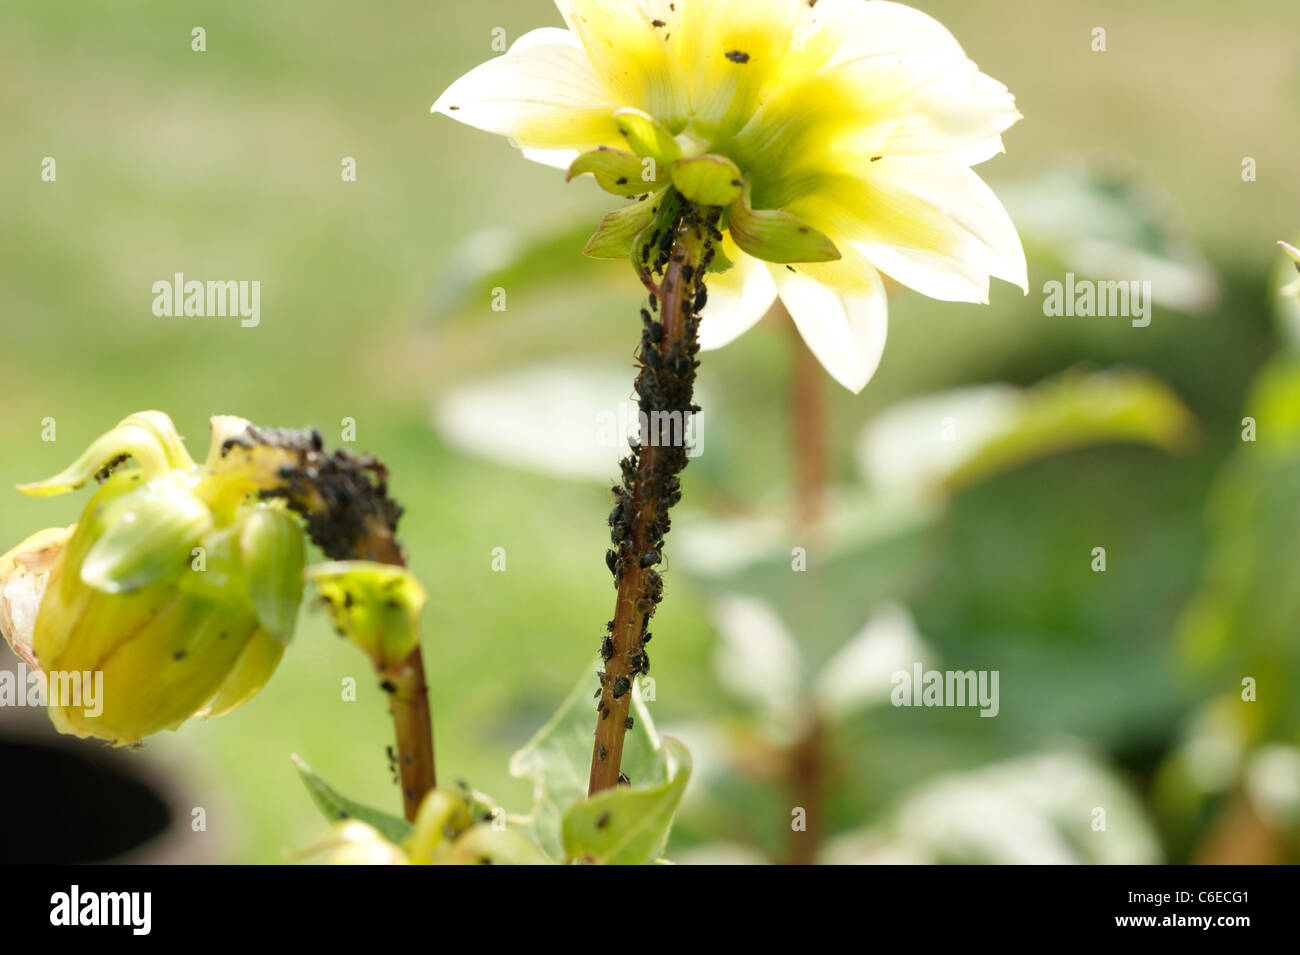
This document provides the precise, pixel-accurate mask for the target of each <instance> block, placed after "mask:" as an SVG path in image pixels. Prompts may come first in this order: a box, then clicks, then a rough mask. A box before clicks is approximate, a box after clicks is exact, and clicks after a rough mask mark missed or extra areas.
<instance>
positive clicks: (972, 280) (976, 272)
mask: <svg viewBox="0 0 1300 955" xmlns="http://www.w3.org/2000/svg"><path fill="white" fill-rule="evenodd" d="M854 248H855V249H856V250H857V251H859V252H861V253H862V254H863V255H865V256H866V257H867V258H868V259H870V260H871V261H872V262H873V263H875V265H876V267H877V268H879V269H880V271H882V272H884V273H885V274H886V275H888V276H889V277H890V278H892V279H894V281H896V282H900V283H902V284H903V285H906V286H907V287H908V288H910V289H912V290H913V291H916V292H920V293H921V294H922V295H928V296H930V298H937V299H939V300H940V301H943V302H975V303H978V304H980V305H987V304H988V302H989V275H988V273H987V272H983V271H981V270H980V269H978V268H975V267H974V266H971V265H968V264H966V263H965V262H962V261H961V260H959V259H955V258H952V257H949V256H946V255H941V254H940V253H938V252H929V251H927V250H925V249H907V248H903V247H901V246H896V245H885V244H883V243H880V242H855V243H854Z"/></svg>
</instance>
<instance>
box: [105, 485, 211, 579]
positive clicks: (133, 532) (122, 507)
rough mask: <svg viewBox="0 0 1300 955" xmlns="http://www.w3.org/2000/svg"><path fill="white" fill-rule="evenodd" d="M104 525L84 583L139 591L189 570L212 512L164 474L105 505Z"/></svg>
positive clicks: (209, 528) (187, 489)
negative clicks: (166, 577) (194, 550)
mask: <svg viewBox="0 0 1300 955" xmlns="http://www.w3.org/2000/svg"><path fill="white" fill-rule="evenodd" d="M103 507H104V512H103V514H102V516H101V517H100V520H101V521H102V524H103V527H104V530H103V532H102V533H101V534H100V535H99V537H98V539H97V540H96V541H95V543H94V544H92V545H91V548H90V550H89V551H88V552H87V553H86V559H85V561H84V562H83V563H82V565H81V580H82V582H83V583H85V584H87V585H88V586H90V587H94V588H95V589H96V590H100V591H103V592H104V593H110V594H120V593H127V592H129V591H132V590H138V589H139V588H141V587H144V586H147V585H149V584H151V583H153V582H154V581H156V580H158V579H159V578H162V577H165V576H169V575H171V574H175V573H178V572H180V571H185V570H187V567H188V565H189V562H190V560H191V558H192V557H193V549H194V547H195V545H197V544H198V543H199V542H200V541H201V540H202V539H203V536H204V535H205V534H207V533H208V531H209V530H211V529H212V513H211V511H209V510H208V508H207V505H205V504H204V503H203V502H202V501H201V500H199V498H197V497H196V496H195V495H194V494H193V493H192V492H191V491H190V490H189V488H187V487H183V486H181V485H179V484H177V483H176V482H174V481H172V480H170V479H168V478H163V479H161V480H155V481H151V482H150V483H148V484H146V485H144V486H143V487H141V488H139V489H138V490H136V491H132V492H131V493H129V494H124V495H122V496H121V497H116V498H114V499H113V500H111V501H109V502H108V503H106V504H104V505H103Z"/></svg>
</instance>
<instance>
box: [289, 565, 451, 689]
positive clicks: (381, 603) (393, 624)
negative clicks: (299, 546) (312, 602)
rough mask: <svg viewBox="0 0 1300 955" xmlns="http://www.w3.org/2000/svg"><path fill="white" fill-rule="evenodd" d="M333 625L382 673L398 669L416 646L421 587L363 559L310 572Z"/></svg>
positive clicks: (422, 595) (402, 571)
mask: <svg viewBox="0 0 1300 955" xmlns="http://www.w3.org/2000/svg"><path fill="white" fill-rule="evenodd" d="M307 575H308V576H309V577H310V578H311V580H312V582H313V583H314V584H315V585H316V589H317V590H319V591H320V595H321V599H322V600H323V601H324V603H325V606H326V607H327V608H328V610H329V613H330V617H331V618H332V619H333V621H334V626H335V627H337V628H338V630H339V632H340V633H342V634H343V635H344V636H345V637H347V638H348V639H349V640H351V641H352V642H353V643H354V644H355V645H356V646H357V647H359V648H360V649H361V651H362V652H363V653H365V654H366V656H368V657H370V659H371V660H372V661H373V662H374V664H375V668H376V669H378V670H380V671H381V672H382V671H386V670H391V669H395V668H396V667H398V666H400V665H401V663H402V661H404V660H405V659H406V658H407V657H408V656H409V655H410V653H411V651H412V650H414V649H415V648H416V646H418V645H419V642H420V612H421V611H422V610H423V609H424V602H425V599H426V595H425V592H424V588H423V587H421V586H420V583H419V581H417V580H416V579H415V577H413V576H412V575H411V573H410V572H409V571H407V570H406V569H404V568H402V567H397V566H395V565H392V564H380V563H376V562H374V561H368V560H340V561H333V562H331V563H327V564H316V565H314V566H312V567H310V568H309V569H308V571H307Z"/></svg>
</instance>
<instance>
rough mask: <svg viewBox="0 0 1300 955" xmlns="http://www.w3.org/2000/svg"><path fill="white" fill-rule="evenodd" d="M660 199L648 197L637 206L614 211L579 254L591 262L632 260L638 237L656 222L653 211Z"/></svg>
mask: <svg viewBox="0 0 1300 955" xmlns="http://www.w3.org/2000/svg"><path fill="white" fill-rule="evenodd" d="M659 198H660V197H659V196H650V197H649V198H646V199H642V200H641V201H639V202H634V203H632V204H631V205H627V206H624V207H623V208H622V209H615V210H614V211H613V212H611V213H610V214H609V215H607V216H605V219H604V221H603V222H601V224H600V228H599V229H597V230H596V232H595V234H594V235H593V236H592V237H591V238H590V239H588V240H587V245H586V247H585V248H584V249H583V250H582V252H583V254H584V255H587V256H589V257H591V258H593V259H627V258H631V256H632V252H633V250H634V249H635V247H636V240H637V236H639V235H641V233H643V232H645V230H646V229H648V228H649V227H650V225H651V224H652V223H653V222H654V221H655V207H656V203H657V202H658V201H659Z"/></svg>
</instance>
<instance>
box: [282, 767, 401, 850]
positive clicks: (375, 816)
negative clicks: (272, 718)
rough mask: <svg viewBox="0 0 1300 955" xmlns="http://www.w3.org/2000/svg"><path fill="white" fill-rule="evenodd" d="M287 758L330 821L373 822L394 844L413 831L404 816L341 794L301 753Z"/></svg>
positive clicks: (371, 824) (370, 823) (312, 798)
mask: <svg viewBox="0 0 1300 955" xmlns="http://www.w3.org/2000/svg"><path fill="white" fill-rule="evenodd" d="M289 758H290V759H292V760H293V764H294V766H296V767H297V769H298V775H299V776H301V777H302V782H303V785H304V786H306V787H307V792H308V794H309V795H310V796H311V800H312V802H314V803H315V804H316V807H317V808H318V809H320V811H321V814H322V815H323V816H324V817H325V818H326V819H327V820H329V821H330V822H338V821H339V820H340V819H358V820H360V821H361V822H364V823H366V824H367V825H370V826H374V828H375V829H376V830H378V831H379V833H380V835H382V836H383V837H384V838H385V839H387V840H388V841H389V842H391V843H393V844H395V845H396V844H400V843H401V842H404V841H405V840H406V838H407V837H408V836H410V835H411V833H412V832H413V831H414V827H413V826H412V825H411V824H410V823H409V822H407V821H406V820H405V819H400V818H398V817H397V816H390V815H389V814H388V813H386V812H382V811H380V810H378V809H373V808H371V807H370V806H363V805H362V804H361V803H359V802H353V801H352V800H351V799H348V798H347V797H346V796H342V795H340V794H339V793H338V792H337V791H336V790H335V789H334V788H333V787H332V786H330V784H329V783H327V782H325V780H323V779H321V778H320V777H319V776H317V775H316V773H315V772H313V771H312V768H311V767H310V766H308V765H307V763H306V762H305V761H303V759H302V758H301V757H299V756H296V755H295V756H291V757H289Z"/></svg>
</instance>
